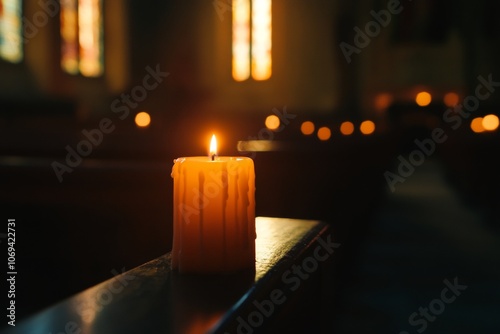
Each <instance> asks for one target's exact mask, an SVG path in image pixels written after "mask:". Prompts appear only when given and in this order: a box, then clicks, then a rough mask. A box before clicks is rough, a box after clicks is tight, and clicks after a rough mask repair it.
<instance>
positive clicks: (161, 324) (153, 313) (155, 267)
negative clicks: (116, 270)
mask: <svg viewBox="0 0 500 334" xmlns="http://www.w3.org/2000/svg"><path fill="white" fill-rule="evenodd" d="M256 228H257V240H256V265H255V271H252V272H241V273H237V274H231V275H220V276H219V275H212V276H199V275H180V274H178V273H176V272H172V271H171V270H170V260H171V258H170V254H165V255H163V256H160V257H159V258H156V259H154V260H152V261H150V262H148V263H146V264H144V265H141V266H139V267H137V268H135V269H132V270H130V271H127V272H124V273H122V274H120V275H118V276H115V277H113V278H111V279H109V280H107V281H104V282H102V283H100V284H98V285H96V286H94V287H91V288H89V289H87V290H85V291H83V292H81V293H78V294H76V295H74V296H72V297H70V298H68V299H66V300H63V301H61V302H60V303H57V304H56V305H54V306H52V307H49V308H47V309H45V310H43V311H41V312H39V313H37V314H35V315H33V316H31V317H30V318H27V319H25V320H24V321H22V322H20V323H17V325H16V326H15V327H11V328H8V329H7V331H6V332H5V333H12V334H13V333H23V334H28V333H33V334H35V333H53V334H56V333H57V334H59V333H80V334H84V333H105V334H112V333H121V334H123V333H206V332H211V333H238V332H248V328H247V329H245V328H244V327H245V326H250V325H248V323H249V322H250V323H253V326H251V327H252V328H251V329H252V330H256V329H257V328H258V331H257V332H262V331H263V330H266V329H267V330H270V331H274V330H276V329H278V328H279V329H283V328H286V327H287V324H286V323H284V322H288V323H289V325H293V324H294V321H297V320H298V319H293V318H292V319H289V318H288V317H289V316H292V317H293V314H294V312H295V313H296V314H304V315H306V314H308V313H312V314H319V311H317V310H314V309H313V308H310V307H308V306H307V305H308V304H307V303H305V302H304V298H305V300H309V302H310V304H311V303H312V305H314V306H316V307H318V306H319V304H318V298H319V294H320V290H321V286H320V284H319V283H321V279H320V278H319V276H321V275H320V273H321V265H322V264H323V262H325V263H326V262H328V261H326V260H325V261H323V260H321V261H318V260H312V259H313V258H314V255H313V252H314V250H315V249H317V248H318V247H322V246H321V245H322V244H321V242H319V243H318V240H320V239H321V241H327V240H329V239H330V238H331V235H330V229H329V225H328V224H326V223H323V222H320V221H313V220H299V219H285V218H267V217H258V218H257V222H256ZM331 240H333V239H331ZM131 251H132V250H131ZM321 254H322V255H325V254H327V253H326V250H322V253H321ZM306 258H308V259H309V263H308V264H311V263H312V264H313V265H314V262H315V261H316V263H317V264H318V269H314V266H313V267H312V269H314V270H310V273H309V274H307V278H306V276H305V275H304V273H303V275H304V276H303V277H299V276H297V275H296V274H293V273H292V268H293V266H301V265H303V264H305V262H302V261H304V259H306ZM311 261H312V262H311ZM320 262H321V263H320ZM288 271H289V272H288ZM285 272H288V274H289V275H288V276H286V279H285V278H284V277H285V276H283V274H284V273H285ZM34 279H36V278H34ZM273 291H274V292H273ZM273 293H274V294H275V293H279V298H278V299H279V303H273V302H272V301H271V302H269V300H272V298H273V297H271V296H275V295H273ZM264 301H268V302H267V303H266V302H264ZM257 304H258V305H261V307H264V311H263V310H262V309H260V311H259V306H256V305H257ZM262 305H264V306H262ZM304 308H308V309H309V310H304ZM257 313H260V316H259V315H258V314H257ZM263 313H266V314H264V315H263ZM305 321H311V322H314V323H310V324H307V323H306V324H303V325H305V326H307V327H308V328H313V327H314V326H318V325H319V321H320V320H319V319H317V318H305ZM242 322H244V323H245V324H244V325H242ZM293 326H295V325H293Z"/></svg>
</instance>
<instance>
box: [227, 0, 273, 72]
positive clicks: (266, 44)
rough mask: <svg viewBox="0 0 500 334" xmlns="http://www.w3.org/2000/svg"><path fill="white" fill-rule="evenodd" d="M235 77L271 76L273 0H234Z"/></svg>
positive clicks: (233, 48) (233, 49)
mask: <svg viewBox="0 0 500 334" xmlns="http://www.w3.org/2000/svg"><path fill="white" fill-rule="evenodd" d="M232 6H233V47H232V51H233V60H232V64H233V78H234V80H236V81H244V80H247V79H249V78H250V76H251V77H252V78H253V79H254V80H266V79H269V78H270V77H271V69H272V57H271V46H272V43H271V33H272V24H271V23H272V22H271V0H252V1H251V0H233V3H232Z"/></svg>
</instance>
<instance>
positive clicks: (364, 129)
mask: <svg viewBox="0 0 500 334" xmlns="http://www.w3.org/2000/svg"><path fill="white" fill-rule="evenodd" d="M359 130H360V131H361V133H362V134H364V135H371V134H372V133H373V132H375V123H373V121H369V120H368V121H364V122H362V123H361V125H360V126H359Z"/></svg>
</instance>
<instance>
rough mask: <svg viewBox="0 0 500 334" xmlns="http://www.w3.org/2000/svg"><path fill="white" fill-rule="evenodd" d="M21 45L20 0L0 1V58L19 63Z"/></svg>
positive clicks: (21, 51)
mask: <svg viewBox="0 0 500 334" xmlns="http://www.w3.org/2000/svg"><path fill="white" fill-rule="evenodd" d="M22 44H23V37H22V21H21V0H0V58H3V59H5V60H7V61H9V62H12V63H18V62H20V61H21V60H22V59H23V46H22Z"/></svg>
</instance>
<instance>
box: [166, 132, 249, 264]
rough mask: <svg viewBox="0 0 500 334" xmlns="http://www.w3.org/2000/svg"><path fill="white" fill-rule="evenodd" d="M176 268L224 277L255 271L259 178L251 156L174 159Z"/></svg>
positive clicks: (213, 150)
mask: <svg viewBox="0 0 500 334" xmlns="http://www.w3.org/2000/svg"><path fill="white" fill-rule="evenodd" d="M172 177H173V179H174V224H173V225H174V226H173V228H174V231H173V234H174V238H173V247H172V267H173V268H174V269H177V270H178V271H179V272H182V273H220V272H231V271H237V270H242V269H252V268H254V266H255V173H254V164H253V160H252V159H250V158H247V157H219V156H217V148H216V141H215V136H212V142H211V144H210V153H209V156H208V157H207V156H204V157H201V156H200V157H184V158H178V159H175V160H174V166H173V168H172Z"/></svg>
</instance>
